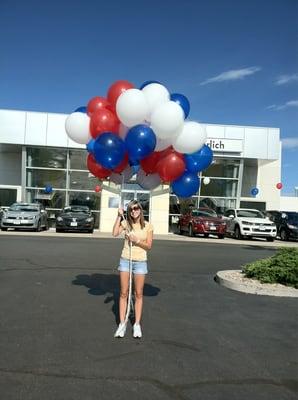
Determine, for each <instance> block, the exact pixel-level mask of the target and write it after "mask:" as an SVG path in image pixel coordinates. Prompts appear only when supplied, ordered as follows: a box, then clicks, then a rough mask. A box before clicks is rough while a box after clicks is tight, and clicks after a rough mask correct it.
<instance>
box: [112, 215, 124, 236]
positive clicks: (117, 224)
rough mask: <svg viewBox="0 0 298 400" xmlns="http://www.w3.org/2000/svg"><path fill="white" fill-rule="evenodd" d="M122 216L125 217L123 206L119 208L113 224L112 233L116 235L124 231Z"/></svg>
mask: <svg viewBox="0 0 298 400" xmlns="http://www.w3.org/2000/svg"><path fill="white" fill-rule="evenodd" d="M122 217H123V210H122V208H119V210H118V214H117V218H116V221H115V223H114V226H113V232H112V235H113V236H114V237H116V236H119V235H120V233H122V231H123V226H122V225H121V221H122Z"/></svg>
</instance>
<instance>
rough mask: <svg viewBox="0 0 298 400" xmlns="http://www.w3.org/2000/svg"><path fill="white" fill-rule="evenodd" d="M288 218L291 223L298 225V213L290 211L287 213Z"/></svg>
mask: <svg viewBox="0 0 298 400" xmlns="http://www.w3.org/2000/svg"><path fill="white" fill-rule="evenodd" d="M287 219H288V223H289V224H293V225H297V224H298V213H296V212H289V213H287Z"/></svg>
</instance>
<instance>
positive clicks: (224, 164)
mask: <svg viewBox="0 0 298 400" xmlns="http://www.w3.org/2000/svg"><path fill="white" fill-rule="evenodd" d="M239 166H240V160H234V159H228V160H227V159H225V160H221V159H220V158H218V159H215V160H213V162H212V164H211V165H210V166H209V167H208V168H207V169H206V170H205V171H204V174H203V175H204V176H210V177H220V178H238V176H239Z"/></svg>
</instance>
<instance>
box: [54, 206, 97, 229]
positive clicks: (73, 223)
mask: <svg viewBox="0 0 298 400" xmlns="http://www.w3.org/2000/svg"><path fill="white" fill-rule="evenodd" d="M93 230H94V218H93V216H92V214H91V211H90V209H89V207H87V206H69V207H65V208H64V209H63V210H62V211H61V213H59V214H58V215H57V217H56V232H66V231H75V232H89V233H93Z"/></svg>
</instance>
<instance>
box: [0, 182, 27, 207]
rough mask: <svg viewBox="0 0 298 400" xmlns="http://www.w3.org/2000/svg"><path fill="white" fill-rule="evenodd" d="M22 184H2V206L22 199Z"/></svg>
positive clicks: (0, 199) (0, 196)
mask: <svg viewBox="0 0 298 400" xmlns="http://www.w3.org/2000/svg"><path fill="white" fill-rule="evenodd" d="M21 197H22V188H21V186H10V185H0V207H5V208H6V207H9V206H11V205H12V204H13V203H15V202H16V201H21Z"/></svg>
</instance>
